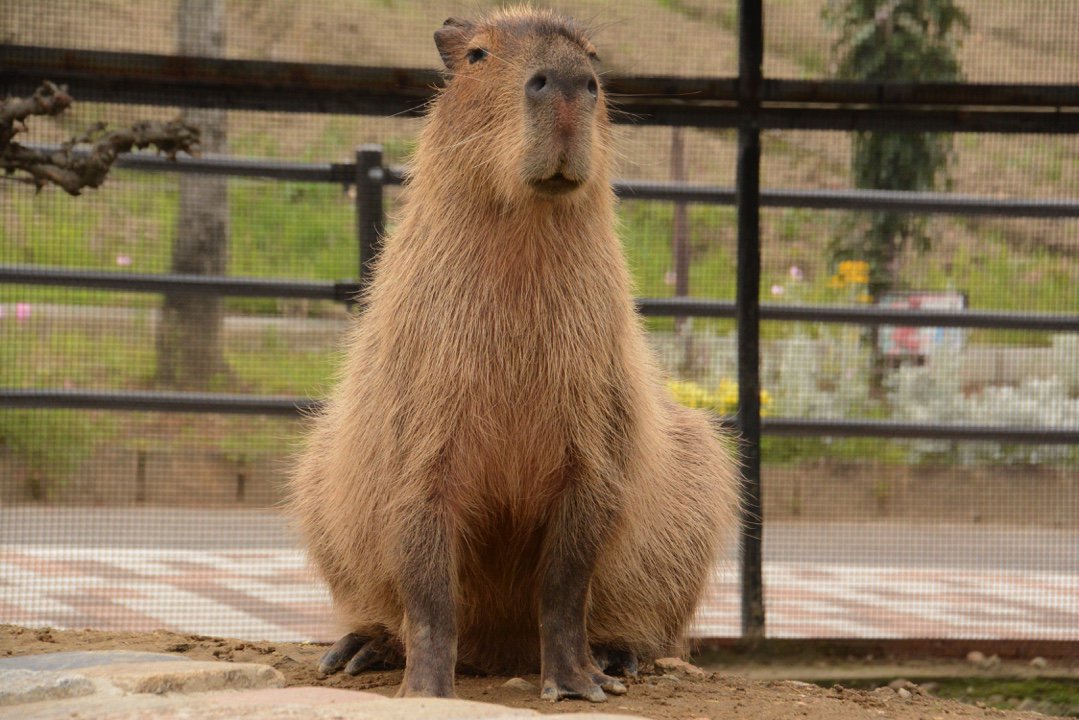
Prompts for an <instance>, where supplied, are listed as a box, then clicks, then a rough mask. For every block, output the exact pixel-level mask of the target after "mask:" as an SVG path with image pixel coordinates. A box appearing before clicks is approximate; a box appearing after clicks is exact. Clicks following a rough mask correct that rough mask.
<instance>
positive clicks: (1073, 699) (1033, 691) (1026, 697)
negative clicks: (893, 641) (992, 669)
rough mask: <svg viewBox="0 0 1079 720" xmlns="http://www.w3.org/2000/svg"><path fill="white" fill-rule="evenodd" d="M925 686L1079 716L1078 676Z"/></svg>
mask: <svg viewBox="0 0 1079 720" xmlns="http://www.w3.org/2000/svg"><path fill="white" fill-rule="evenodd" d="M835 682H836V681H835V680H829V681H827V682H826V683H825V682H818V683H817V684H818V685H820V686H821V687H831V686H832V685H833V684H835ZM840 684H841V685H843V686H844V687H848V688H852V689H855V690H874V689H876V688H878V687H884V686H886V685H887V682H882V681H879V680H861V679H852V680H841V681H840ZM920 684H921V685H922V686H923V687H926V686H929V687H932V686H935V689H933V691H932V694H933V695H935V696H937V697H942V698H948V699H951V700H958V701H960V702H964V703H969V704H974V703H983V704H984V705H987V706H989V707H994V708H1000V709H1002V710H1015V709H1016V708H1018V707H1019V706H1020V705H1021V704H1023V703H1024V701H1026V704H1025V705H1023V709H1024V710H1031V711H1036V712H1039V713H1042V714H1043V715H1050V716H1059V717H1079V680H1077V679H1075V678H1025V679H1020V678H978V677H959V678H939V679H934V680H933V681H932V686H930V685H929V681H927V680H922V681H920Z"/></svg>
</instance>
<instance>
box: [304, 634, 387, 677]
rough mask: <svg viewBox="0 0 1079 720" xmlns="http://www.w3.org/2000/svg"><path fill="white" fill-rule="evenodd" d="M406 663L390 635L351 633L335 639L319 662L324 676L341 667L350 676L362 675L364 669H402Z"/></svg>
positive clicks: (320, 671)
mask: <svg viewBox="0 0 1079 720" xmlns="http://www.w3.org/2000/svg"><path fill="white" fill-rule="evenodd" d="M403 666H404V658H402V657H401V653H399V652H398V651H397V649H396V648H395V647H394V645H393V643H392V642H391V641H390V638H389V636H388V635H386V634H382V635H374V636H371V635H358V634H356V633H349V634H348V635H345V636H344V637H342V638H341V639H340V640H338V641H337V642H335V643H334V644H333V646H332V647H331V648H330V649H329V650H327V651H326V654H325V655H323V656H322V659H321V660H319V661H318V671H319V674H321V675H333V674H334V673H335V672H337V671H338V670H340V669H341V668H344V669H345V672H346V673H348V674H349V675H359V674H360V673H361V672H363V671H364V670H375V669H398V668H401V667H403Z"/></svg>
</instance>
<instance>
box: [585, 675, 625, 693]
mask: <svg viewBox="0 0 1079 720" xmlns="http://www.w3.org/2000/svg"><path fill="white" fill-rule="evenodd" d="M592 682H594V683H596V684H597V685H599V686H600V687H601V688H603V689H604V690H606V691H607V692H609V693H610V694H612V695H625V694H626V686H625V685H623V684H622V682H621V681H620V680H618V679H617V678H613V677H611V676H610V675H605V674H604V673H592Z"/></svg>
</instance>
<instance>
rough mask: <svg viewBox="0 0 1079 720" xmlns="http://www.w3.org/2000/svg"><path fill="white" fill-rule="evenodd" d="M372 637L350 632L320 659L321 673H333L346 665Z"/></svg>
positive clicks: (319, 670) (319, 669) (319, 667)
mask: <svg viewBox="0 0 1079 720" xmlns="http://www.w3.org/2000/svg"><path fill="white" fill-rule="evenodd" d="M370 640H371V638H369V637H364V636H362V635H357V634H356V633H349V634H348V635H345V636H344V637H342V638H341V639H339V640H338V641H337V642H335V643H334V644H333V645H332V646H331V647H330V649H329V650H327V651H326V653H325V654H324V655H323V656H322V657H321V658H320V659H319V661H318V672H319V675H333V674H334V673H335V672H337V671H338V670H340V669H341V668H343V667H344V666H345V663H347V662H348V661H349V660H351V659H352V656H353V655H355V654H356V653H357V652H358V651H359V650H360V649H361V648H363V647H364V646H365V645H366V644H367V643H368V642H369V641H370Z"/></svg>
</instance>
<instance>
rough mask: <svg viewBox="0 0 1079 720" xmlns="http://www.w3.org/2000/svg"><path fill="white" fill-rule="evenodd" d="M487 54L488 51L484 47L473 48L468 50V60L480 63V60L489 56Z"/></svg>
mask: <svg viewBox="0 0 1079 720" xmlns="http://www.w3.org/2000/svg"><path fill="white" fill-rule="evenodd" d="M487 54H488V53H487V51H486V50H484V49H483V48H472V49H471V50H469V51H468V62H469V64H471V63H478V62H479V61H480V60H482V59H484V58H485V57H487Z"/></svg>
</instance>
